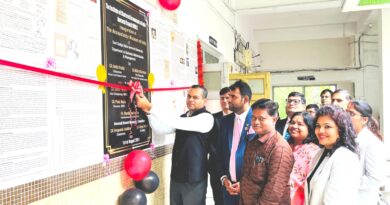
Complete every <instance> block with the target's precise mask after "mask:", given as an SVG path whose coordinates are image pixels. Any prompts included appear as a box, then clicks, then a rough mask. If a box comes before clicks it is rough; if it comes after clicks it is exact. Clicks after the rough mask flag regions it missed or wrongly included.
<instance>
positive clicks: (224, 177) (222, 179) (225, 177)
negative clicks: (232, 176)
mask: <svg viewBox="0 0 390 205" xmlns="http://www.w3.org/2000/svg"><path fill="white" fill-rule="evenodd" d="M225 179H227V176H226V175H223V176H222V177H221V183H222V186H225V185H224V184H223V182H224V181H225Z"/></svg>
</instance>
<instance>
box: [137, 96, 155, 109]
mask: <svg viewBox="0 0 390 205" xmlns="http://www.w3.org/2000/svg"><path fill="white" fill-rule="evenodd" d="M135 102H136V105H137V107H139V108H141V109H142V110H143V111H144V112H146V113H149V112H150V109H152V104H151V103H150V102H149V100H148V99H147V98H146V97H145V95H144V94H143V93H141V94H139V95H135Z"/></svg>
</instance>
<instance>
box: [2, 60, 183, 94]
mask: <svg viewBox="0 0 390 205" xmlns="http://www.w3.org/2000/svg"><path fill="white" fill-rule="evenodd" d="M0 65H4V66H8V67H12V68H17V69H22V70H28V71H32V72H36V73H43V74H46V75H51V76H56V77H60V78H65V79H71V80H75V81H79V82H84V83H89V84H94V85H101V86H105V87H111V88H117V89H121V90H130V91H131V89H133V88H132V87H130V86H125V85H119V84H114V83H106V82H100V81H97V80H92V79H88V78H82V77H78V76H75V75H70V74H66V73H61V72H56V71H52V70H46V69H43V68H37V67H33V66H28V65H24V64H19V63H14V62H11V61H6V60H2V59H0ZM138 83H139V81H138ZM189 88H190V87H175V88H145V89H143V91H145V92H152V91H170V90H184V89H189Z"/></svg>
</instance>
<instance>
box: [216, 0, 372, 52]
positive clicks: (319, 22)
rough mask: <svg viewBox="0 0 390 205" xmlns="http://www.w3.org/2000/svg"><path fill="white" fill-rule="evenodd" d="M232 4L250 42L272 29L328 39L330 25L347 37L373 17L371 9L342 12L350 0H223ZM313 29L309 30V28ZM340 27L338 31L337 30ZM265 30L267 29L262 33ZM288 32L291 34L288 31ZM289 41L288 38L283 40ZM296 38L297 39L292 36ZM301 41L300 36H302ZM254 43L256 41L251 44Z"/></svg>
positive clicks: (237, 23)
mask: <svg viewBox="0 0 390 205" xmlns="http://www.w3.org/2000/svg"><path fill="white" fill-rule="evenodd" d="M222 1H224V3H225V5H228V6H230V7H231V10H232V11H234V13H235V15H236V25H238V30H239V31H240V30H241V31H242V32H243V33H244V36H246V38H247V40H249V41H252V42H251V43H255V44H256V43H258V42H260V41H261V38H259V36H256V35H257V34H264V33H267V34H270V33H271V34H272V30H276V31H281V30H283V31H286V32H288V30H289V29H292V30H294V31H297V29H298V30H299V29H301V28H302V29H301V30H302V31H307V30H313V31H316V32H321V29H322V30H323V31H326V32H324V36H321V35H318V33H316V34H315V36H321V38H326V37H327V36H326V35H328V34H330V35H329V38H334V37H335V36H336V35H332V34H331V32H329V31H328V30H327V29H328V28H334V29H335V33H342V35H344V36H340V37H345V35H346V30H348V35H349V34H351V31H352V33H353V32H356V33H359V32H362V30H363V29H364V27H365V26H366V25H368V24H369V23H370V22H369V21H370V20H376V18H375V17H374V18H373V17H372V13H373V12H371V11H368V10H367V11H355V12H342V7H343V3H344V1H346V2H348V1H350V0H222ZM311 27H312V28H313V29H310V28H311ZM336 29H338V30H336ZM263 31H265V32H263ZM287 35H288V34H287ZM281 40H286V39H284V38H283V39H281ZM290 40H294V39H290ZM300 40H301V39H300ZM252 45H253V44H252Z"/></svg>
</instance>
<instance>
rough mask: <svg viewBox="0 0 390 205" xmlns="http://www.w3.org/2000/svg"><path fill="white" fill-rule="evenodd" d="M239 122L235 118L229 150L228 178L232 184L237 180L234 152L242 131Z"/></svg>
mask: <svg viewBox="0 0 390 205" xmlns="http://www.w3.org/2000/svg"><path fill="white" fill-rule="evenodd" d="M241 124H242V123H241V120H240V118H239V117H237V116H236V120H235V123H234V128H233V139H232V149H231V150H230V163H229V172H230V177H231V180H232V181H233V182H235V181H236V180H237V177H236V151H237V148H238V143H239V142H240V137H241V131H242V126H241Z"/></svg>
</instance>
